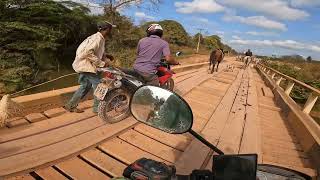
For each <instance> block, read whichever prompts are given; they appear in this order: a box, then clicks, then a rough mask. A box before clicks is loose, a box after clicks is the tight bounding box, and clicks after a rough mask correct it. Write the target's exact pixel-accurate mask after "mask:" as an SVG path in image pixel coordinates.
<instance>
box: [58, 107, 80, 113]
mask: <svg viewBox="0 0 320 180" xmlns="http://www.w3.org/2000/svg"><path fill="white" fill-rule="evenodd" d="M63 109H65V110H67V111H69V112H74V113H83V112H84V110H81V109H78V108H72V109H71V108H68V107H66V106H63Z"/></svg>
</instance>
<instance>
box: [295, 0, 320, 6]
mask: <svg viewBox="0 0 320 180" xmlns="http://www.w3.org/2000/svg"><path fill="white" fill-rule="evenodd" d="M291 5H292V6H295V7H303V6H318V5H320V1H319V0H291Z"/></svg>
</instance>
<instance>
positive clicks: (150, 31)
mask: <svg viewBox="0 0 320 180" xmlns="http://www.w3.org/2000/svg"><path fill="white" fill-rule="evenodd" d="M146 32H147V36H148V37H149V36H151V35H157V36H159V37H162V35H163V29H162V27H161V26H160V24H150V25H149V26H148V28H147V30H146Z"/></svg>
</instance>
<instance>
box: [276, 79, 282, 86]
mask: <svg viewBox="0 0 320 180" xmlns="http://www.w3.org/2000/svg"><path fill="white" fill-rule="evenodd" d="M281 81H282V77H280V78H279V79H278V80H277V81H276V84H277V85H278V86H279V85H280V83H281Z"/></svg>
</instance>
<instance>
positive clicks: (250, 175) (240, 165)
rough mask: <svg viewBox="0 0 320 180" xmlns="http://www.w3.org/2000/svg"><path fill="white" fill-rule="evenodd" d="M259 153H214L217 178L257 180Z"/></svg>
mask: <svg viewBox="0 0 320 180" xmlns="http://www.w3.org/2000/svg"><path fill="white" fill-rule="evenodd" d="M257 157H258V156H257V154H238V155H214V156H213V167H214V168H213V169H212V172H213V173H214V177H215V180H229V179H232V180H242V179H246V180H256V172H257Z"/></svg>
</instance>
